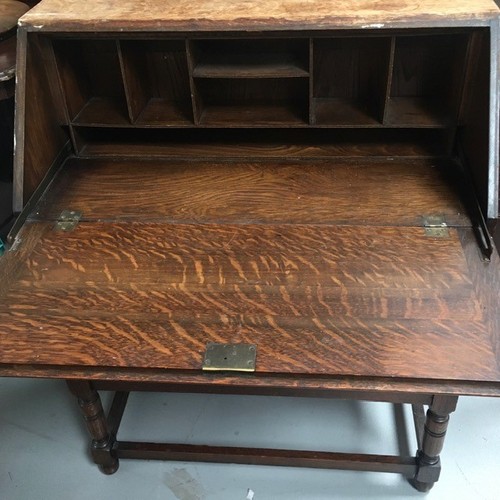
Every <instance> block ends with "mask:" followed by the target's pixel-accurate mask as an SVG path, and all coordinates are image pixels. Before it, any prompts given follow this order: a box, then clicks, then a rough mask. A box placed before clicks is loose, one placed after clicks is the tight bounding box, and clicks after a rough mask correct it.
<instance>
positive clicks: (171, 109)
mask: <svg viewBox="0 0 500 500" xmlns="http://www.w3.org/2000/svg"><path fill="white" fill-rule="evenodd" d="M188 107H189V108H190V107H191V103H189V104H188V105H187V106H186V107H184V108H183V107H182V105H180V104H179V103H176V102H172V101H169V100H167V99H162V98H152V99H150V100H149V101H148V103H147V104H146V106H145V108H144V109H143V110H142V111H141V113H140V114H139V116H138V117H137V120H136V121H135V122H134V125H137V126H140V125H151V126H172V127H175V126H189V125H193V120H192V119H191V117H190V110H189V111H188Z"/></svg>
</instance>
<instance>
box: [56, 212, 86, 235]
mask: <svg viewBox="0 0 500 500" xmlns="http://www.w3.org/2000/svg"><path fill="white" fill-rule="evenodd" d="M81 218H82V213H81V212H77V211H76V210H63V211H62V212H61V215H60V216H59V218H58V220H57V222H56V225H55V230H56V231H65V232H69V231H73V229H75V227H76V226H77V224H78V222H79V221H80V219H81Z"/></svg>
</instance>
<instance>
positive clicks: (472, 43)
mask: <svg viewBox="0 0 500 500" xmlns="http://www.w3.org/2000/svg"><path fill="white" fill-rule="evenodd" d="M480 37H481V35H480V34H479V33H478V32H477V31H474V32H473V33H471V34H470V35H469V37H468V41H467V51H466V56H465V63H464V67H465V69H464V74H463V86H462V91H461V94H460V97H459V102H458V106H457V107H456V108H457V123H458V125H463V123H464V119H465V115H466V113H467V109H466V103H468V102H470V101H471V97H470V96H471V95H472V85H473V75H475V74H476V71H477V68H478V66H479V50H480V46H481V38H480Z"/></svg>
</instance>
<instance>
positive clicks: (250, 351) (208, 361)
mask: <svg viewBox="0 0 500 500" xmlns="http://www.w3.org/2000/svg"><path fill="white" fill-rule="evenodd" d="M256 357H257V347H256V346H255V345H253V344H216V343H215V342H209V343H208V344H207V348H206V350H205V357H204V359H203V367H202V369H203V370H204V371H231V372H254V371H255V360H256Z"/></svg>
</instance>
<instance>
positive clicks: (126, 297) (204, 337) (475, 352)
mask: <svg viewBox="0 0 500 500" xmlns="http://www.w3.org/2000/svg"><path fill="white" fill-rule="evenodd" d="M32 233H33V234H35V235H36V237H34V236H31V234H32ZM40 234H41V236H40ZM38 236H40V238H39V239H38V241H37V242H36V243H34V247H33V249H32V250H24V252H25V254H20V255H19V259H20V260H21V261H22V266H20V267H18V269H17V271H16V272H15V273H13V274H11V275H9V276H8V277H7V279H5V280H3V281H2V285H1V288H0V295H1V296H2V302H1V306H0V321H1V323H2V332H1V333H0V335H1V343H2V351H1V353H0V363H2V364H3V365H9V364H24V365H32V366H37V365H44V366H47V365H52V366H61V367H65V368H64V369H65V370H67V369H68V367H74V368H75V369H79V368H81V367H86V368H87V369H95V370H102V368H103V367H115V368H123V369H130V368H133V369H135V370H137V369H140V370H143V371H144V372H147V371H148V370H163V369H165V370H182V371H185V370H188V371H193V372H194V373H195V372H198V371H199V370H200V367H201V362H202V357H203V353H204V350H205V346H206V344H207V342H249V343H255V344H256V345H257V346H258V356H257V372H258V373H259V374H296V375H297V374H300V375H307V376H319V375H329V376H358V377H366V378H369V377H389V378H390V377H396V378H421V379H429V380H430V379H435V378H438V379H447V380H452V381H456V380H464V381H490V382H498V380H499V379H500V373H499V370H498V364H497V361H498V359H497V354H496V352H495V349H496V347H495V345H494V342H493V341H492V336H491V331H490V330H489V326H488V323H487V321H486V319H487V318H488V317H489V316H488V315H487V314H485V311H484V310H483V308H482V306H483V304H482V303H481V302H480V301H479V299H478V295H477V293H476V292H475V290H474V287H473V284H472V282H471V279H470V278H469V275H468V268H467V264H466V260H465V257H464V254H463V251H462V247H461V244H460V241H459V238H458V235H457V232H456V230H450V236H449V237H448V238H429V237H428V236H426V235H425V233H424V231H423V229H422V228H410V227H405V228H394V227H380V228H377V229H376V230H375V229H374V228H372V227H366V226H360V227H349V226H346V227H343V226H332V227H325V226H312V225H308V226H301V225H274V226H262V225H251V224H248V225H234V226H232V225H226V226H220V225H209V224H205V225H196V224H166V223H150V224H147V223H106V222H84V223H80V224H79V225H78V227H77V228H76V229H75V231H74V232H70V233H65V232H60V231H55V230H53V225H52V224H50V223H28V225H27V226H26V227H25V229H24V231H23V233H22V234H21V240H22V241H26V242H27V243H29V242H30V241H35V240H36V238H38ZM32 246H33V245H31V246H30V245H28V249H31V247H32ZM23 248H24V245H23V243H21V245H20V247H19V249H18V250H16V251H15V252H22V251H23ZM495 342H496V341H495ZM429 353H432V356H430V355H429ZM117 378H118V379H119V375H118V374H117Z"/></svg>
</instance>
